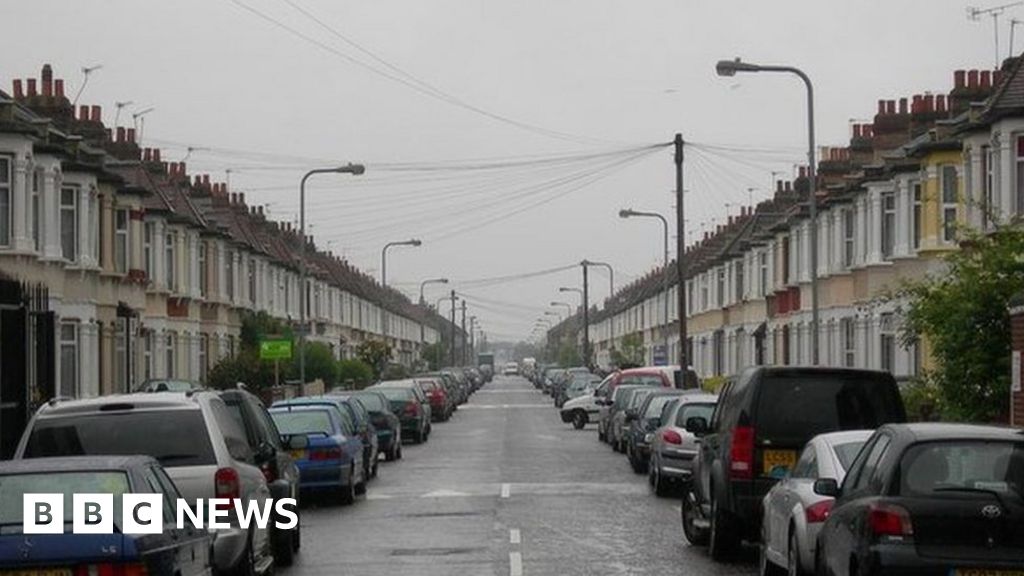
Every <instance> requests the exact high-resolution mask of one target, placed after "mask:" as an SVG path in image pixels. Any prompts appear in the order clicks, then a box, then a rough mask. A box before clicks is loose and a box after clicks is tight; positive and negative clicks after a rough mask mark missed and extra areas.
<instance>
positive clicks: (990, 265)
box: [897, 227, 1024, 422]
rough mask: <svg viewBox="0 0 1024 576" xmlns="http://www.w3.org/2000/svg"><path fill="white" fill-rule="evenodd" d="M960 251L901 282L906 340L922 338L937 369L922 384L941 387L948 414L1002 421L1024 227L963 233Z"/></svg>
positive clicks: (1022, 279)
mask: <svg viewBox="0 0 1024 576" xmlns="http://www.w3.org/2000/svg"><path fill="white" fill-rule="evenodd" d="M965 235H966V240H965V241H964V242H963V246H962V249H961V250H958V251H956V252H953V253H951V254H950V255H948V256H947V257H946V259H945V260H946V264H947V266H948V269H947V271H946V272H945V273H943V274H941V275H937V276H933V277H928V278H925V279H923V280H920V281H917V282H911V283H907V284H906V285H904V286H903V287H902V288H901V289H900V290H899V291H898V292H897V295H898V296H901V297H904V298H906V299H907V300H908V301H909V309H908V310H907V311H906V322H905V325H904V328H903V333H902V334H901V339H902V340H903V343H904V345H909V344H912V343H913V342H915V341H916V340H917V339H918V338H919V337H922V336H923V337H924V338H925V340H926V341H927V343H928V344H929V345H930V346H931V352H932V356H933V357H934V359H935V363H936V366H935V369H934V370H931V371H929V372H928V373H926V374H925V376H924V378H925V381H926V382H928V383H929V384H931V385H934V387H935V388H936V389H937V390H938V393H939V398H938V403H939V404H940V406H939V409H940V410H942V412H943V415H944V416H945V417H948V418H952V419H956V420H965V421H976V422H995V421H1005V419H1006V417H1007V414H1008V413H1009V401H1008V398H1009V387H1010V317H1009V305H1010V300H1011V298H1013V296H1014V295H1016V294H1018V293H1020V292H1021V291H1022V290H1024V229H1022V228H1020V227H1016V228H1014V227H1000V228H998V229H997V230H995V231H994V232H990V233H988V234H980V233H975V232H970V231H967V232H965Z"/></svg>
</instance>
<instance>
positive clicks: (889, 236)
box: [882, 192, 896, 258]
mask: <svg viewBox="0 0 1024 576" xmlns="http://www.w3.org/2000/svg"><path fill="white" fill-rule="evenodd" d="M895 247H896V194H895V193H893V192H886V193H885V194H882V256H883V257H885V258H891V257H892V253H893V250H894V249H895Z"/></svg>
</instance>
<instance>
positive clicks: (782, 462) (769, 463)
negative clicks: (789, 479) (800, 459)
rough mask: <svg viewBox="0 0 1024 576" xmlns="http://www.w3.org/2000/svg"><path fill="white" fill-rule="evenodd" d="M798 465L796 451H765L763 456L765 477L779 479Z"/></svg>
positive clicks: (762, 466) (762, 465)
mask: <svg viewBox="0 0 1024 576" xmlns="http://www.w3.org/2000/svg"><path fill="white" fill-rule="evenodd" d="M794 465H796V451H794V450H765V451H764V452H763V453H762V455H761V470H762V474H764V475H765V476H772V477H775V478H778V477H780V476H782V475H784V474H785V473H786V472H789V471H790V470H791V469H792V468H793V466H794Z"/></svg>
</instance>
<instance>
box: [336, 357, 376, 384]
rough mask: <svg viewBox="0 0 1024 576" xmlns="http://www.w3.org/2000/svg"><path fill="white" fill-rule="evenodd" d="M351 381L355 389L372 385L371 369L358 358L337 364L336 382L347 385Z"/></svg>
mask: <svg viewBox="0 0 1024 576" xmlns="http://www.w3.org/2000/svg"><path fill="white" fill-rule="evenodd" d="M349 380H351V381H352V384H354V385H355V387H356V388H357V389H359V388H366V387H367V386H369V385H370V384H372V383H373V368H370V365H369V364H367V363H366V362H363V361H362V360H359V359H358V358H355V359H352V360H342V361H341V362H338V382H339V383H340V384H343V385H344V384H347V383H348V381H349Z"/></svg>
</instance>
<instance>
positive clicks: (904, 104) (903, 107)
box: [900, 98, 909, 114]
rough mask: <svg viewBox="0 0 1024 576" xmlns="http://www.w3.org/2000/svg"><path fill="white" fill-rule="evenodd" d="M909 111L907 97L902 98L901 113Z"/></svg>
mask: <svg viewBox="0 0 1024 576" xmlns="http://www.w3.org/2000/svg"><path fill="white" fill-rule="evenodd" d="M908 112H909V111H908V110H907V99H906V98H900V114H906V113H908Z"/></svg>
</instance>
